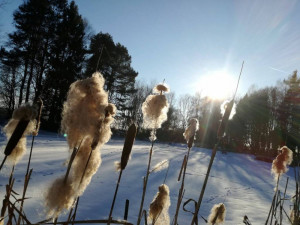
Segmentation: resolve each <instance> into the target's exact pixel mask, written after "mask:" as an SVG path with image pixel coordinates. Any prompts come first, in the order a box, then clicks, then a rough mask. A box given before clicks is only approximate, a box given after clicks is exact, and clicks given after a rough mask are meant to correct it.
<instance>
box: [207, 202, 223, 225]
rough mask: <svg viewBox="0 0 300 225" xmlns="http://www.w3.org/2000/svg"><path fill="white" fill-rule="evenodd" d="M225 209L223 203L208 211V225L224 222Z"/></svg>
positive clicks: (218, 224)
mask: <svg viewBox="0 0 300 225" xmlns="http://www.w3.org/2000/svg"><path fill="white" fill-rule="evenodd" d="M225 215H226V208H225V205H224V204H223V203H220V204H215V205H214V206H213V208H212V209H211V211H210V215H209V216H208V219H207V220H208V224H210V225H220V224H223V223H224V221H225Z"/></svg>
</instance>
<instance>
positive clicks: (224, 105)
mask: <svg viewBox="0 0 300 225" xmlns="http://www.w3.org/2000/svg"><path fill="white" fill-rule="evenodd" d="M228 106H229V107H230V101H229V100H226V101H224V102H223V103H222V104H221V107H220V109H221V114H222V115H224V114H225V112H226V109H227V107H228ZM235 113H236V104H235V103H233V106H232V110H231V112H230V116H229V119H230V120H231V119H232V117H233V116H234V115H235Z"/></svg>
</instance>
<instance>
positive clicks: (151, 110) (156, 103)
mask: <svg viewBox="0 0 300 225" xmlns="http://www.w3.org/2000/svg"><path fill="white" fill-rule="evenodd" d="M168 110H169V104H168V101H167V98H166V96H165V95H149V96H148V97H147V98H146V100H145V102H144V103H143V105H142V111H143V117H144V121H143V126H144V127H145V128H146V129H157V128H160V127H161V124H162V123H163V122H165V121H166V120H167V113H168Z"/></svg>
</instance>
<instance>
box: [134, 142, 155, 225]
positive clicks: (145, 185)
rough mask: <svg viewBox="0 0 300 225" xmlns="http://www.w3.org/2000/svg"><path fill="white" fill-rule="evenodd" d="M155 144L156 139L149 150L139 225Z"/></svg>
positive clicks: (139, 219) (138, 224)
mask: <svg viewBox="0 0 300 225" xmlns="http://www.w3.org/2000/svg"><path fill="white" fill-rule="evenodd" d="M153 145H154V141H152V143H151V148H150V152H149V160H148V168H147V174H146V177H144V182H143V195H142V201H141V205H140V210H139V215H138V221H137V225H140V223H141V219H142V211H143V206H144V200H145V195H146V190H147V183H148V177H149V171H150V164H151V159H152V151H153Z"/></svg>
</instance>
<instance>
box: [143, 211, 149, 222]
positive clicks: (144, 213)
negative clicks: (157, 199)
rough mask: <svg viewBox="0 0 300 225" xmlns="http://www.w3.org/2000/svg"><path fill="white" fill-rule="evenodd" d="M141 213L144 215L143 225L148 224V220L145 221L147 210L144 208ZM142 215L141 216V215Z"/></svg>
mask: <svg viewBox="0 0 300 225" xmlns="http://www.w3.org/2000/svg"><path fill="white" fill-rule="evenodd" d="M143 215H144V220H145V224H144V225H148V221H147V211H146V210H145V209H144V211H143ZM143 215H142V216H143Z"/></svg>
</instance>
